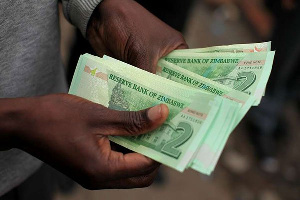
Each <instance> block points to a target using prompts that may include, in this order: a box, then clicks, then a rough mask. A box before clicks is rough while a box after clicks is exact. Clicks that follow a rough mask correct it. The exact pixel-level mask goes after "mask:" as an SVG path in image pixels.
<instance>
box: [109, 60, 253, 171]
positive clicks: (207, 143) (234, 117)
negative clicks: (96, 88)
mask: <svg viewBox="0 0 300 200" xmlns="http://www.w3.org/2000/svg"><path fill="white" fill-rule="evenodd" d="M104 59H106V60H107V61H108V62H109V61H110V62H111V64H114V66H117V65H118V64H119V67H122V68H124V66H130V65H128V64H126V63H123V62H121V61H118V60H116V59H114V58H111V57H109V56H104ZM158 65H159V66H161V67H162V68H164V67H167V70H168V72H169V73H166V74H167V76H165V77H166V78H168V79H170V80H173V81H175V82H178V83H182V84H184V85H188V86H191V87H195V88H197V89H200V90H201V91H204V92H209V93H211V94H212V95H215V96H218V95H220V96H223V97H225V98H226V100H224V99H223V101H222V102H223V104H224V106H222V105H220V108H219V109H218V112H217V114H216V117H215V118H214V120H213V122H211V124H210V127H209V129H208V130H207V131H206V134H205V136H204V137H203V139H202V140H201V141H200V143H199V144H198V149H197V150H196V153H194V156H193V158H192V159H191V160H190V162H189V165H188V166H187V167H189V166H190V167H192V168H193V169H195V170H197V171H200V172H202V173H205V174H210V173H211V172H212V170H213V169H214V167H215V165H216V163H217V161H218V159H216V158H219V156H218V155H220V153H221V152H222V151H223V148H224V146H225V144H226V141H227V139H228V137H229V135H230V133H231V132H232V131H233V129H234V128H235V127H236V126H237V124H238V123H239V122H240V121H241V120H242V118H243V117H244V116H245V114H246V113H247V111H248V110H249V109H250V108H251V106H252V105H253V104H254V102H255V98H254V97H252V96H249V95H247V94H245V93H242V92H240V91H237V90H233V89H231V88H228V87H226V86H224V85H221V84H219V83H216V82H213V81H212V80H210V79H207V78H205V77H202V76H200V75H197V74H195V73H192V72H190V71H188V70H185V69H183V68H181V69H178V66H176V65H174V64H172V63H169V62H166V61H164V60H160V61H159V63H158ZM172 67H174V68H172ZM173 69H175V70H177V71H176V74H172V73H170V71H171V70H173ZM165 71H166V70H165ZM158 75H162V74H160V73H158ZM173 76H174V77H173ZM193 83H194V84H193ZM162 84H163V83H162ZM203 85H205V86H207V87H206V88H205V87H204V86H203ZM199 86H200V87H199ZM218 91H219V92H218ZM221 92H222V93H221ZM221 94H222V95H221ZM235 102H238V103H241V104H240V106H236V103H235ZM224 120H227V121H226V123H223V122H225V121H224ZM204 150H205V151H204ZM203 163H206V165H204V164H203Z"/></svg>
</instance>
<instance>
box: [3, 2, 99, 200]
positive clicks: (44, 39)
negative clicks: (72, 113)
mask: <svg viewBox="0 0 300 200" xmlns="http://www.w3.org/2000/svg"><path fill="white" fill-rule="evenodd" d="M100 1H101V0H69V1H67V0H64V1H63V6H64V11H65V15H66V16H67V18H68V19H69V20H70V21H71V22H72V23H73V24H75V25H76V26H78V27H79V28H80V30H81V32H82V33H83V34H84V35H85V32H86V27H87V23H88V20H89V18H90V16H91V14H92V12H93V10H94V9H95V7H96V6H97V5H98V4H99V3H100ZM0 26H1V28H0V61H1V62H0V63H1V66H0V98H17V97H29V96H38V95H45V94H50V93H61V92H66V91H67V84H66V81H65V75H64V70H63V67H62V62H61V58H60V32H59V23H58V1H57V0H39V1H37V0H26V1H25V0H23V1H22V0H1V1H0ZM0 106H1V105H0ZM40 165H41V161H39V160H38V159H36V158H34V157H32V156H31V155H29V154H27V153H25V152H23V151H21V150H18V149H12V150H10V151H2V152H0V196H2V195H3V194H5V193H6V192H8V191H9V190H11V189H12V188H14V187H16V186H17V185H19V184H20V183H21V182H23V181H24V180H25V179H26V178H28V177H29V176H30V175H31V174H32V173H34V172H35V171H36V170H37V169H38V168H39V167H40Z"/></svg>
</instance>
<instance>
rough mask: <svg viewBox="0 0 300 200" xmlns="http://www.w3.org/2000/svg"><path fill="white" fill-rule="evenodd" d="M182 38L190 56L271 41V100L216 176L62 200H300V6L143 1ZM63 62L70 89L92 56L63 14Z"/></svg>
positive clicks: (285, 1) (235, 0)
mask: <svg viewBox="0 0 300 200" xmlns="http://www.w3.org/2000/svg"><path fill="white" fill-rule="evenodd" d="M138 2H139V3H141V4H142V5H143V6H144V7H146V8H147V9H148V10H150V11H151V12H152V13H153V14H155V15H156V16H157V17H159V18H160V19H162V20H163V21H165V22H166V23H167V24H169V25H170V26H172V27H174V28H175V29H177V30H179V31H181V32H182V33H183V35H184V37H185V39H186V41H187V43H188V45H189V47H190V48H200V47H207V46H215V45H227V44H236V43H254V42H255V43H256V42H262V41H270V40H272V49H273V50H276V55H275V61H274V65H273V71H272V73H271V77H270V80H269V83H268V87H267V90H266V95H265V97H264V98H263V101H262V103H261V105H260V106H259V107H258V108H255V109H252V110H251V111H250V112H249V113H248V114H247V117H246V118H245V119H244V120H243V121H242V123H241V124H240V125H239V126H238V127H237V128H236V129H235V131H234V132H233V133H232V135H231V136H230V138H229V140H228V142H227V145H226V147H225V150H224V152H223V154H222V156H221V158H220V160H219V163H218V164H217V167H216V170H215V171H214V172H213V174H212V175H211V176H205V175H202V174H200V173H197V172H195V171H192V170H187V171H185V172H184V173H179V172H177V171H174V170H173V169H170V168H168V167H164V166H162V167H161V170H160V173H159V176H158V178H157V180H156V181H155V183H154V184H153V185H152V186H150V187H149V188H145V189H132V190H100V191H88V190H85V189H83V188H82V187H80V186H78V185H77V184H75V183H72V181H70V180H64V178H62V181H60V184H59V185H60V187H59V188H60V190H58V191H57V193H56V197H55V200H71V199H72V200H82V199H89V200H98V199H100V200H102V199H109V200H114V199H131V200H135V199H139V200H140V199H143V200H148V199H149V200H150V199H164V200H168V199H172V200H174V199H191V200H193V199H199V200H215V199H217V200H299V199H300V134H299V133H300V131H299V130H300V123H299V122H300V114H299V111H300V98H299V97H300V95H299V93H300V78H299V74H300V72H299V69H300V9H299V7H300V5H299V1H298V0H184V1H182V0H160V1H159V0H151V1H149V0H148V1H147V0H138ZM60 14H61V16H60V21H61V23H60V24H61V34H62V35H61V36H62V39H61V54H62V58H63V63H64V65H65V67H66V74H67V76H68V80H69V81H71V79H72V76H73V72H74V68H75V66H76V63H77V60H78V58H79V55H80V54H82V53H86V52H90V53H93V52H92V50H91V48H90V47H89V45H88V44H87V43H86V41H85V39H84V38H82V36H81V35H80V33H79V32H78V31H77V30H76V29H75V28H74V27H73V26H72V25H70V24H69V23H68V22H67V21H66V20H65V19H64V17H63V14H62V12H61V13H60Z"/></svg>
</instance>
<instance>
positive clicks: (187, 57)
mask: <svg viewBox="0 0 300 200" xmlns="http://www.w3.org/2000/svg"><path fill="white" fill-rule="evenodd" d="M274 55H275V52H273V51H269V52H267V51H266V52H254V53H194V52H191V53H190V52H178V51H177V52H171V53H170V54H168V55H167V56H165V57H163V58H162V59H161V60H160V61H159V66H158V69H157V71H158V73H161V74H162V76H169V75H168V73H169V74H170V72H169V71H168V70H167V69H165V70H164V68H163V67H162V66H161V65H162V64H161V65H160V63H163V62H162V60H164V61H167V62H169V63H172V64H174V65H176V66H178V67H177V69H175V66H173V71H175V72H176V71H179V70H181V69H185V70H187V71H190V72H193V73H194V74H197V75H201V76H203V77H206V78H208V79H211V80H213V81H214V82H217V83H220V84H222V85H225V86H227V87H229V88H232V89H234V90H238V91H241V92H243V93H245V94H248V95H251V96H255V98H256V101H255V105H258V104H259V103H260V100H261V97H262V96H263V94H264V91H265V87H266V84H267V81H268V78H269V76H270V73H271V69H272V64H273V59H274ZM172 73H173V72H172ZM173 74H174V73H173Z"/></svg>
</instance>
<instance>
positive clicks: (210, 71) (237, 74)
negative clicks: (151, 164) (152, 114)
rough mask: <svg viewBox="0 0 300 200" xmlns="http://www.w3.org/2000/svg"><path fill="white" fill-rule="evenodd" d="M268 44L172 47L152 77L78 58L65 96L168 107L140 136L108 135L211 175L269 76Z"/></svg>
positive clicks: (128, 107) (125, 106) (128, 106)
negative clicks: (162, 117)
mask: <svg viewBox="0 0 300 200" xmlns="http://www.w3.org/2000/svg"><path fill="white" fill-rule="evenodd" d="M270 49H271V42H265V43H255V44H238V45H229V46H216V47H208V48H199V49H184V50H174V51H173V52H171V53H170V54H168V55H167V56H165V57H163V58H161V59H160V60H159V62H158V66H157V73H156V74H152V73H149V72H147V71H144V70H141V69H139V68H136V67H134V66H132V65H129V64H126V63H124V62H121V61H119V60H116V59H114V58H111V57H109V56H104V57H103V58H99V57H96V56H92V55H89V54H84V55H82V56H81V57H80V59H79V61H78V64H77V67H76V71H75V73H74V77H73V80H72V84H71V87H70V91H69V93H70V94H74V95H77V96H80V97H83V98H86V99H88V100H90V101H93V102H95V103H99V104H101V105H103V106H106V107H108V108H110V109H115V110H121V111H137V110H142V109H145V108H149V107H151V106H154V105H157V104H162V103H163V104H166V105H167V106H168V107H169V116H168V119H167V120H166V122H165V123H164V124H163V125H162V126H161V127H159V128H158V129H156V130H154V131H152V132H150V133H147V134H145V135H140V136H133V137H120V136H111V137H110V140H111V141H113V142H115V143H117V144H119V145H121V146H123V147H126V148H128V149H130V150H132V151H135V152H138V153H141V154H143V155H145V156H147V157H149V158H152V159H154V160H156V161H158V162H160V163H162V164H165V165H167V166H170V167H172V168H174V169H176V170H178V171H180V172H182V171H184V170H185V169H187V168H192V169H194V170H197V171H199V172H201V173H204V174H207V175H209V174H211V172H212V171H213V170H214V168H215V166H216V163H217V161H218V159H219V157H220V155H221V153H222V151H223V149H224V146H225V144H226V141H227V139H228V137H229V135H230V133H231V132H232V131H233V130H234V128H235V127H236V126H237V124H238V123H239V122H240V121H241V120H242V118H243V117H244V116H245V114H246V113H247V111H248V110H249V109H250V108H251V106H257V105H258V104H259V103H260V101H261V98H262V96H263V95H264V91H265V89H266V84H267V81H268V78H269V76H270V73H271V69H272V64H273V59H274V55H275V52H274V51H270Z"/></svg>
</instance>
